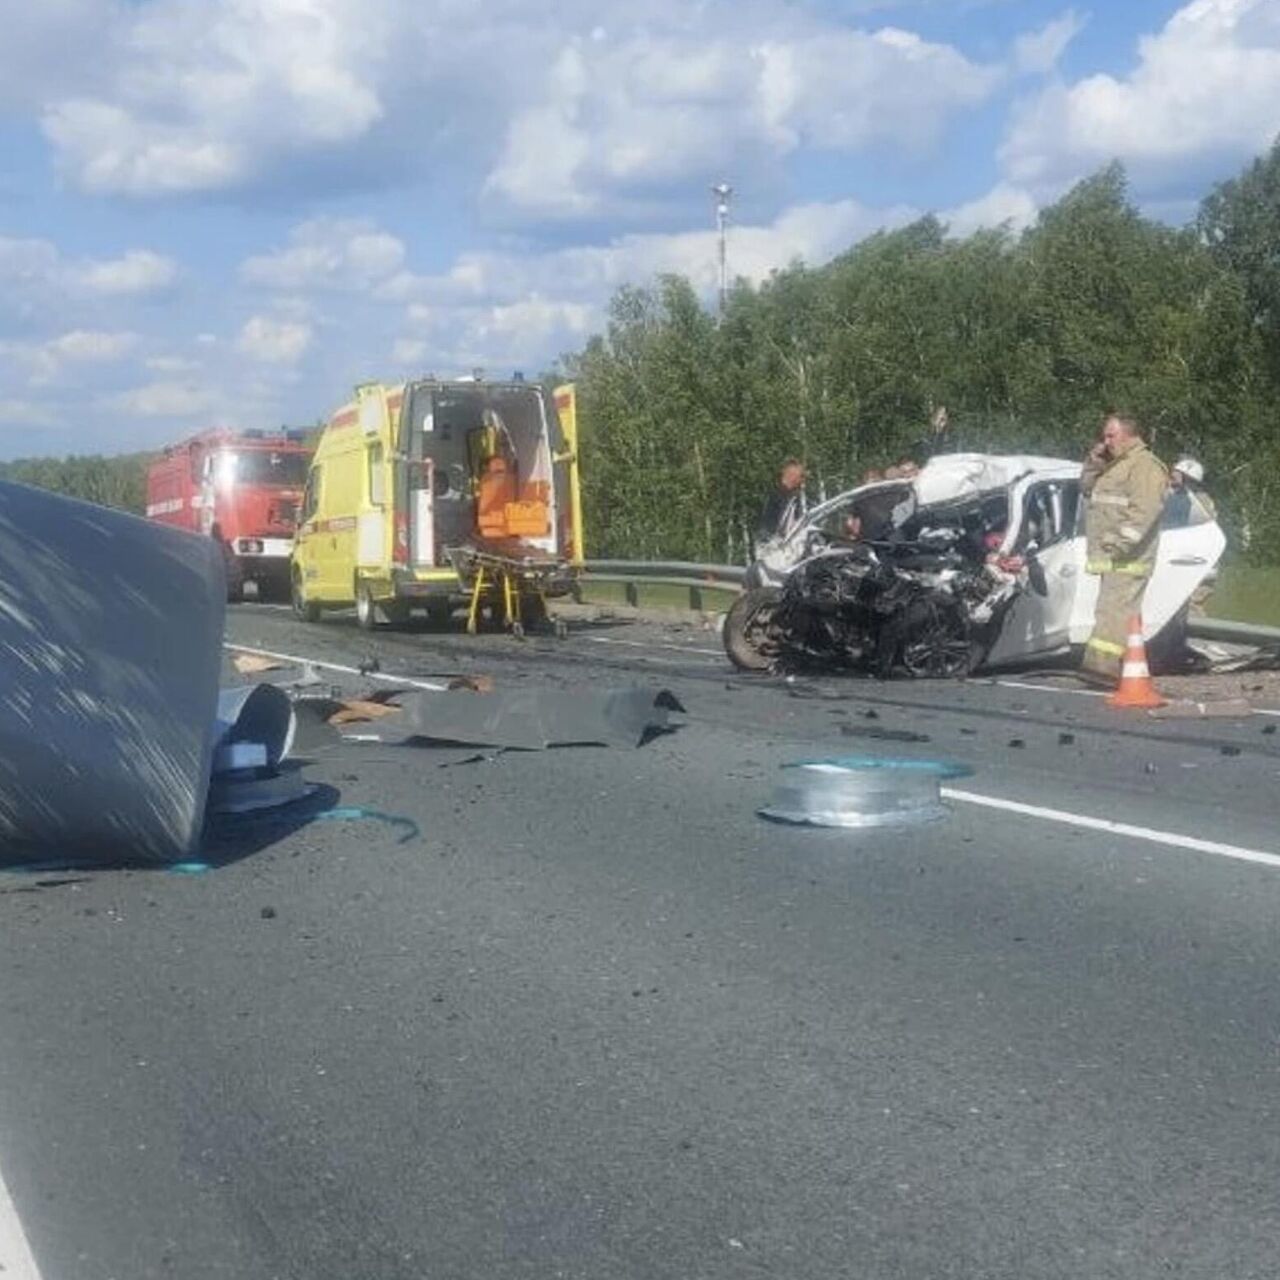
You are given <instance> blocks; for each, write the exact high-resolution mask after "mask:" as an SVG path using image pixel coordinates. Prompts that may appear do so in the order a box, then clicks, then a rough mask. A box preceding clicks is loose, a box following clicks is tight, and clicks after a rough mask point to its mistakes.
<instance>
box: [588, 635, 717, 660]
mask: <svg viewBox="0 0 1280 1280" xmlns="http://www.w3.org/2000/svg"><path fill="white" fill-rule="evenodd" d="M582 638H583V639H584V640H589V641H590V642H591V643H592V644H621V645H626V646H627V648H628V649H674V650H675V651H676V653H705V654H709V655H710V656H711V657H713V658H723V657H724V650H723V649H694V648H693V647H692V646H690V645H687V644H663V643H662V642H661V641H658V640H655V641H653V642H652V643H650V642H648V641H645V640H617V639H615V638H614V637H613V636H583V637H582Z"/></svg>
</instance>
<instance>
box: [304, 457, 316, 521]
mask: <svg viewBox="0 0 1280 1280" xmlns="http://www.w3.org/2000/svg"><path fill="white" fill-rule="evenodd" d="M319 505H320V468H319V467H312V468H311V471H310V472H309V474H308V475H307V489H306V492H305V493H304V494H303V495H302V518H303V519H304V520H310V519H311V517H312V516H313V515H315V513H316V508H317V507H318V506H319Z"/></svg>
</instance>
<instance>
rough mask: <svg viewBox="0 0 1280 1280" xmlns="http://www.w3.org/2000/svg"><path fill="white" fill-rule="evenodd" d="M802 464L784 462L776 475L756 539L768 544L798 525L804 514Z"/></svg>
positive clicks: (790, 459) (757, 527)
mask: <svg viewBox="0 0 1280 1280" xmlns="http://www.w3.org/2000/svg"><path fill="white" fill-rule="evenodd" d="M804 480H805V472H804V464H803V463H801V462H800V461H798V460H797V459H796V458H788V459H787V460H786V462H784V463H783V464H782V467H781V469H780V470H779V472H778V483H777V486H776V487H775V488H774V490H773V492H772V493H771V494H770V495H769V497H768V498H767V499H766V501H765V504H764V509H763V510H762V511H761V512H760V520H759V523H758V524H757V526H756V538H757V539H758V540H759V541H761V542H768V541H769V540H770V539H772V538H784V537H786V535H787V534H789V533H790V532H791V531H792V529H794V528H795V527H796V525H798V524H799V523H800V520H801V517H802V516H803V515H804V513H805V507H806V503H805V497H804Z"/></svg>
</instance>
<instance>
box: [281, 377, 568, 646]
mask: <svg viewBox="0 0 1280 1280" xmlns="http://www.w3.org/2000/svg"><path fill="white" fill-rule="evenodd" d="M582 556H583V542H582V503H581V496H580V489H579V480H578V448H577V404H576V398H575V394H574V388H573V386H572V385H566V386H562V387H557V388H555V390H554V392H552V391H549V390H548V389H547V388H544V387H542V386H539V385H536V384H534V383H526V382H524V381H522V380H520V379H519V378H516V379H513V380H512V381H510V382H489V381H483V380H479V379H458V380H439V379H433V378H429V379H426V380H423V381H420V382H407V383H402V384H399V385H387V384H383V383H368V384H365V385H362V386H359V387H357V388H356V392H355V398H354V400H352V401H351V402H350V403H348V404H345V405H343V406H342V407H341V408H340V409H338V410H337V412H336V413H334V414H333V416H332V417H331V418H330V419H329V421H328V423H327V425H326V426H325V428H324V431H323V433H322V434H321V437H320V442H319V444H318V446H317V448H316V452H315V456H314V457H313V458H312V460H311V468H310V471H309V473H308V476H307V484H306V491H305V493H304V496H303V500H302V509H301V511H300V512H299V516H298V530H297V535H296V537H295V540H294V546H293V554H292V559H291V564H290V581H291V588H292V600H293V608H294V611H295V613H296V614H297V615H298V616H299V617H301V618H303V619H305V620H307V621H309V622H314V621H316V620H318V619H319V617H320V614H321V612H322V611H324V610H328V609H341V608H348V607H350V606H352V605H354V606H355V609H356V617H357V620H358V621H359V623H360V625H361V626H362V627H365V628H372V627H374V626H376V625H378V624H379V623H381V622H400V621H403V620H405V619H407V617H408V616H409V613H410V611H411V610H412V609H414V608H419V607H420V608H425V609H426V610H427V611H428V614H429V615H431V616H434V617H436V618H437V619H443V618H446V617H447V616H448V614H449V611H450V610H451V609H452V607H453V606H454V605H456V604H459V603H463V602H465V600H466V599H467V596H466V592H467V591H468V590H469V589H470V587H471V585H472V584H471V583H470V582H469V581H468V580H467V575H468V569H467V566H468V565H471V564H474V563H476V561H477V558H479V559H481V560H483V561H485V562H489V561H490V560H492V561H494V562H495V563H501V562H506V561H510V562H515V561H519V562H520V563H525V564H530V565H534V566H541V570H542V577H541V578H540V579H539V582H540V584H542V586H544V587H546V588H547V593H548V594H559V593H561V592H565V591H568V590H569V589H571V586H572V580H573V574H574V570H575V568H576V567H577V566H578V565H580V564H581V562H582Z"/></svg>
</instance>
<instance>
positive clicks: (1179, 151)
mask: <svg viewBox="0 0 1280 1280" xmlns="http://www.w3.org/2000/svg"><path fill="white" fill-rule="evenodd" d="M1277 131H1280V5H1277V4H1276V3H1275V0H1193V2H1192V3H1190V4H1185V5H1184V6H1183V7H1182V8H1181V9H1179V10H1178V11H1177V12H1176V13H1175V14H1174V15H1173V16H1172V17H1171V18H1170V19H1169V21H1168V22H1167V23H1166V24H1165V26H1164V28H1163V29H1162V30H1161V31H1159V32H1158V33H1157V34H1155V35H1150V36H1146V37H1144V38H1143V39H1142V40H1141V41H1140V43H1139V47H1138V65H1137V67H1136V68H1135V69H1134V71H1133V72H1132V74H1130V75H1128V76H1125V77H1116V76H1111V75H1094V76H1089V77H1087V78H1085V79H1083V80H1079V81H1077V82H1076V83H1075V84H1072V85H1054V86H1051V87H1050V88H1048V89H1046V90H1045V91H1044V92H1043V93H1042V94H1040V95H1039V96H1037V97H1036V98H1034V99H1033V100H1031V101H1030V102H1028V103H1026V104H1024V106H1023V107H1022V109H1021V110H1020V111H1019V112H1018V114H1017V116H1016V118H1015V120H1014V123H1013V126H1012V128H1011V130H1010V132H1009V134H1008V136H1007V138H1006V139H1005V142H1004V145H1003V147H1002V149H1001V159H1002V163H1003V166H1004V169H1005V172H1006V173H1007V174H1008V176H1009V177H1010V178H1011V179H1012V180H1013V181H1014V182H1017V183H1021V184H1024V185H1027V186H1030V187H1033V188H1038V189H1042V190H1052V189H1054V188H1055V187H1060V186H1061V185H1062V184H1064V183H1065V182H1068V181H1071V180H1072V179H1074V178H1076V177H1078V176H1080V175H1081V174H1082V173H1084V172H1088V171H1089V170H1091V169H1094V168H1097V167H1098V166H1099V165H1101V164H1105V163H1106V162H1107V161H1109V160H1111V159H1113V158H1119V159H1121V160H1123V161H1124V162H1125V163H1126V164H1127V165H1128V166H1129V168H1130V170H1131V172H1132V173H1133V174H1134V176H1135V178H1136V179H1137V181H1138V182H1139V183H1140V184H1148V185H1156V184H1159V183H1161V182H1163V181H1167V180H1169V179H1170V178H1181V179H1183V180H1185V179H1186V176H1187V175H1188V173H1189V172H1191V171H1194V169H1195V167H1196V166H1197V165H1200V166H1204V165H1208V166H1211V167H1212V168H1213V169H1214V170H1220V169H1221V168H1222V167H1223V166H1224V165H1226V164H1235V163H1239V162H1240V161H1241V160H1243V159H1246V158H1248V157H1249V156H1251V155H1254V154H1256V153H1257V152H1258V151H1260V150H1263V149H1264V148H1265V147H1266V146H1268V145H1269V144H1270V142H1271V140H1272V139H1273V138H1274V137H1275V135H1276V133H1277Z"/></svg>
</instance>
